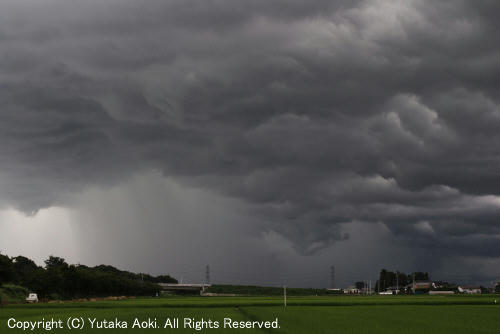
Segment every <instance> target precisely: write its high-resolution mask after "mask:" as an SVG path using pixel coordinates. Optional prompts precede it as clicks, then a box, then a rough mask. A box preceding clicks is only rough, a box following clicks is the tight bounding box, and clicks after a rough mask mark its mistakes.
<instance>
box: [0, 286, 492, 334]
mask: <svg viewBox="0 0 500 334" xmlns="http://www.w3.org/2000/svg"><path fill="white" fill-rule="evenodd" d="M495 300H497V301H498V304H495ZM225 318H228V319H230V320H227V319H226V320H224V319H225ZM13 319H15V320H13ZM42 319H44V320H45V321H48V320H51V319H54V320H56V321H57V320H59V319H60V320H61V322H62V325H63V328H62V329H50V330H47V329H46V328H40V327H37V328H29V327H27V328H26V329H24V330H23V329H22V328H9V325H10V326H11V327H16V326H20V327H22V326H28V325H29V326H32V325H33V324H36V323H37V322H38V321H41V320H42ZM68 319H70V321H69V322H68ZM72 319H78V321H76V320H75V324H77V325H78V326H81V325H80V323H83V326H84V327H83V329H81V330H80V329H73V330H71V331H70V330H69V329H68V324H70V323H71V320H72ZM94 319H95V320H94ZM175 319H179V328H172V323H175V321H174V320H175ZM185 319H187V320H185ZM276 319H278V322H277V324H278V326H279V328H272V326H273V321H274V322H275V321H276ZM92 320H93V328H92ZM104 320H106V321H107V324H104V322H103V321H104ZM148 320H149V321H148ZM167 320H170V324H171V325H170V327H169V326H168V325H167V326H166V328H164V327H165V324H167ZM202 320H204V322H202ZM209 320H210V321H211V325H210V326H209V325H208V321H209ZM184 321H187V322H188V325H187V328H183V327H184ZM225 321H226V322H227V323H225ZM264 321H269V324H268V325H269V326H270V327H271V328H258V326H259V325H261V326H265V323H263V322H264ZM117 322H118V323H120V324H122V326H121V327H123V325H124V324H126V325H127V326H126V327H127V328H113V327H115V326H116V323H117ZM134 322H136V323H137V324H139V326H135V328H132V327H133V325H134ZM215 322H218V328H207V327H215V325H214V324H215ZM39 324H40V323H39ZM196 324H198V325H199V326H201V327H199V328H198V329H196ZM275 325H276V322H275ZM190 326H191V327H192V328H190ZM234 326H238V327H240V326H249V327H253V328H235V327H234ZM98 327H99V328H98ZM103 327H108V328H103ZM144 327H152V328H144ZM224 327H225V328H224ZM68 332H76V333H155V332H156V333H206V332H210V333H219V332H221V333H276V334H279V333H370V334H372V333H385V334H387V333H426V334H430V333H464V334H465V333H500V295H480V296H463V295H462V296H371V297H366V296H331V297H291V298H288V300H287V307H286V308H285V307H284V305H283V300H282V298H277V297H166V298H144V299H129V300H121V301H98V302H79V303H73V302H66V303H53V304H42V303H40V304H32V305H7V306H3V307H2V308H0V333H68Z"/></svg>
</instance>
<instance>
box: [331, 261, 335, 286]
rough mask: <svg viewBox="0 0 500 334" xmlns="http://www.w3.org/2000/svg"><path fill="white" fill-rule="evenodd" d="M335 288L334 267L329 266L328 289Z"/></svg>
mask: <svg viewBox="0 0 500 334" xmlns="http://www.w3.org/2000/svg"><path fill="white" fill-rule="evenodd" d="M334 288H335V267H334V266H331V267H330V289H334Z"/></svg>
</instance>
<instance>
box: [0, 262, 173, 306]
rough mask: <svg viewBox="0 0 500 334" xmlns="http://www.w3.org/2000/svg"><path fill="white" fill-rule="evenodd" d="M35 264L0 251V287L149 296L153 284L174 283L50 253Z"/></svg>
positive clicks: (57, 294) (60, 294)
mask: <svg viewBox="0 0 500 334" xmlns="http://www.w3.org/2000/svg"><path fill="white" fill-rule="evenodd" d="M44 264H45V266H43V267H41V266H38V265H37V264H36V263H35V262H34V261H32V260H31V259H29V258H27V257H24V256H16V257H12V258H11V257H9V256H7V255H3V254H0V286H1V285H3V284H6V283H12V284H16V285H20V286H23V287H26V288H28V289H29V290H31V291H32V292H35V293H37V294H38V296H39V298H42V299H72V298H89V297H106V296H122V295H124V296H148V295H150V296H152V295H155V294H156V293H157V292H158V291H160V290H161V289H160V287H159V285H158V284H157V283H177V280H176V279H175V278H173V277H171V276H169V275H160V276H151V275H149V274H136V273H132V272H128V271H123V270H119V269H117V268H115V267H112V266H109V265H99V266H95V267H88V266H85V265H81V264H77V265H75V264H68V263H66V261H65V260H64V259H63V258H60V257H56V256H50V257H49V258H48V259H47V260H45V261H44Z"/></svg>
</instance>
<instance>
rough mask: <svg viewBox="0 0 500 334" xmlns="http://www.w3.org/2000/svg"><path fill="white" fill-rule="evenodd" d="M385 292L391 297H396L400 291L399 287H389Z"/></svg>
mask: <svg viewBox="0 0 500 334" xmlns="http://www.w3.org/2000/svg"><path fill="white" fill-rule="evenodd" d="M385 291H386V292H390V293H391V294H393V295H398V294H399V293H401V289H400V288H399V286H390V287H388V288H386V289H385Z"/></svg>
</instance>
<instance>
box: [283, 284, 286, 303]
mask: <svg viewBox="0 0 500 334" xmlns="http://www.w3.org/2000/svg"><path fill="white" fill-rule="evenodd" d="M283 305H284V307H286V285H283Z"/></svg>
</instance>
